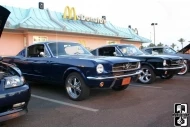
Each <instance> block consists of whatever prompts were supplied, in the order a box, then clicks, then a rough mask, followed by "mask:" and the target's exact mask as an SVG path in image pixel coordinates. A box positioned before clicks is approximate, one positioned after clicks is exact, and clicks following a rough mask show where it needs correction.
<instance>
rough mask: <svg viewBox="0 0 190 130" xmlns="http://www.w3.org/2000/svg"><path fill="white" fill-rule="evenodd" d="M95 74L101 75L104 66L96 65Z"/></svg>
mask: <svg viewBox="0 0 190 130" xmlns="http://www.w3.org/2000/svg"><path fill="white" fill-rule="evenodd" d="M96 71H97V73H99V74H101V73H103V72H104V66H103V65H102V64H98V65H97V67H96Z"/></svg>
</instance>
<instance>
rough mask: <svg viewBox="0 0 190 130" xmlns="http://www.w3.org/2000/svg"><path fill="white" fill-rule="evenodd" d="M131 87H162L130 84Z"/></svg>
mask: <svg viewBox="0 0 190 130" xmlns="http://www.w3.org/2000/svg"><path fill="white" fill-rule="evenodd" d="M130 85H131V86H139V87H144V88H162V87H155V86H147V85H140V84H130Z"/></svg>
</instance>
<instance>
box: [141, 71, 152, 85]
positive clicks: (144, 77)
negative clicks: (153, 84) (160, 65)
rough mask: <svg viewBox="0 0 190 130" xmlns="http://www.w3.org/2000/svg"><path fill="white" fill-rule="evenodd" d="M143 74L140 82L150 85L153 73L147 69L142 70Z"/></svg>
mask: <svg viewBox="0 0 190 130" xmlns="http://www.w3.org/2000/svg"><path fill="white" fill-rule="evenodd" d="M141 70H142V73H141V74H140V77H139V80H140V81H141V82H142V83H148V82H149V81H150V80H151V76H152V75H151V72H150V70H148V69H147V68H142V69H141Z"/></svg>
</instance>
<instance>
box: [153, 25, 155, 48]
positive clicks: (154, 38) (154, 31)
mask: <svg viewBox="0 0 190 130" xmlns="http://www.w3.org/2000/svg"><path fill="white" fill-rule="evenodd" d="M153 26H154V46H156V43H155V41H156V40H155V39H156V38H155V35H156V34H155V32H156V31H155V24H154V25H153Z"/></svg>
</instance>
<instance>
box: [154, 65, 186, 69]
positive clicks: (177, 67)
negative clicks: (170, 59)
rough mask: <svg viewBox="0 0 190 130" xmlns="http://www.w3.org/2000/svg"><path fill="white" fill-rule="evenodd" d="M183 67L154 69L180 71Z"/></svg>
mask: <svg viewBox="0 0 190 130" xmlns="http://www.w3.org/2000/svg"><path fill="white" fill-rule="evenodd" d="M184 67H185V66H180V67H171V68H167V67H164V68H156V69H157V70H176V69H182V68H184Z"/></svg>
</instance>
